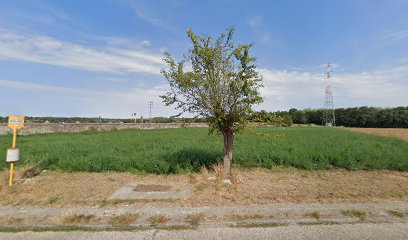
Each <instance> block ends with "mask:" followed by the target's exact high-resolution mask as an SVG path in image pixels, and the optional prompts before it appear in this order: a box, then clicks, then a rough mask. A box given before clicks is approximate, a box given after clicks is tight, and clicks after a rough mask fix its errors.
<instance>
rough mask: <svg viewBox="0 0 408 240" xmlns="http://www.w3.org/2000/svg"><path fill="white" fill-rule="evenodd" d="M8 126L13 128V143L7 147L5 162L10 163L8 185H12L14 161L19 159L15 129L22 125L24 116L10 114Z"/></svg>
mask: <svg viewBox="0 0 408 240" xmlns="http://www.w3.org/2000/svg"><path fill="white" fill-rule="evenodd" d="M8 118H9V120H8V127H9V128H11V129H13V143H12V145H11V148H9V149H7V160H6V161H7V162H9V163H10V177H9V187H12V186H13V174H14V163H15V162H17V161H18V160H19V159H20V149H18V148H16V143H17V130H18V129H21V128H23V127H24V116H16V115H10V116H9V117H8Z"/></svg>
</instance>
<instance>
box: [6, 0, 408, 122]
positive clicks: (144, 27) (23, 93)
mask: <svg viewBox="0 0 408 240" xmlns="http://www.w3.org/2000/svg"><path fill="white" fill-rule="evenodd" d="M407 12H408V1H405V0H388V1H379V0H378V1H377V0H372V1H368V0H367V1H364V0H360V1H359V0H343V1H317V0H311V1H301V0H298V1H294V0H293V1H290V0H287V1H284V0H282V1H255V0H253V1H249V0H235V1H233V0H217V1H212V0H208V1H200V0H197V1H187V0H180V1H176V0H167V1H166V0H163V1H138V0H105V1H104V0H87V1H79V0H76V1H73V0H59V1H45V0H36V1H23V0H14V1H1V4H0V115H3V116H5V115H8V114H25V115H34V116H87V117H93V116H99V115H101V116H103V117H118V118H119V117H121V118H123V117H130V114H131V113H132V112H136V113H137V114H138V116H141V115H143V116H144V117H147V116H148V105H147V103H148V101H153V102H154V105H153V115H154V116H170V115H173V114H175V113H176V112H175V111H174V110H173V109H172V108H171V107H165V106H164V105H163V104H162V103H161V100H160V98H159V97H158V96H159V95H160V94H163V93H164V92H165V91H166V89H168V85H167V82H166V80H165V79H164V78H163V77H162V76H161V75H160V72H159V71H160V69H161V68H163V67H165V66H164V65H163V63H162V61H161V59H162V58H163V52H164V51H169V52H170V53H171V54H172V55H174V56H176V57H180V56H182V54H183V53H186V52H187V50H188V49H189V47H191V44H190V42H189V41H188V38H187V36H186V30H187V29H188V28H189V27H191V28H193V30H194V31H195V32H196V33H203V34H210V35H214V36H215V35H218V34H219V33H221V32H223V31H224V30H225V29H226V28H227V27H229V26H235V27H236V35H235V39H236V42H243V43H253V44H254V48H253V55H254V56H256V57H257V65H258V68H259V71H260V73H261V74H262V76H263V81H264V85H265V87H264V88H263V89H262V90H261V93H262V95H263V96H264V98H265V101H264V103H262V104H261V105H259V106H256V109H265V110H268V111H275V110H288V109H290V108H292V107H294V108H298V109H303V108H320V107H322V106H323V100H324V87H325V80H324V71H325V67H324V66H325V64H326V63H327V62H331V63H333V64H334V69H333V78H332V80H333V89H334V90H333V92H334V93H333V94H334V104H335V106H336V107H354V106H377V107H393V106H407V105H408V14H407Z"/></svg>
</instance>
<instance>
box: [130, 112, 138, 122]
mask: <svg viewBox="0 0 408 240" xmlns="http://www.w3.org/2000/svg"><path fill="white" fill-rule="evenodd" d="M131 115H132V117H134V118H135V123H137V120H136V113H132V114H131Z"/></svg>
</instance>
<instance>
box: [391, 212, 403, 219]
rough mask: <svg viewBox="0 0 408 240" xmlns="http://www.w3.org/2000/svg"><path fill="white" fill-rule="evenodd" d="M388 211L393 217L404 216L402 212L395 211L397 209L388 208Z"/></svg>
mask: <svg viewBox="0 0 408 240" xmlns="http://www.w3.org/2000/svg"><path fill="white" fill-rule="evenodd" d="M388 213H389V214H391V215H392V216H394V217H400V218H402V217H404V213H403V212H400V211H397V210H389V211H388Z"/></svg>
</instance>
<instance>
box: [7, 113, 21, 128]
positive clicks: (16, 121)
mask: <svg viewBox="0 0 408 240" xmlns="http://www.w3.org/2000/svg"><path fill="white" fill-rule="evenodd" d="M8 118H9V119H8V127H9V128H11V129H20V128H23V127H24V118H25V117H24V116H16V115H10V116H8Z"/></svg>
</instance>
